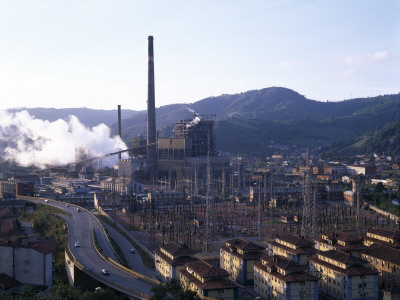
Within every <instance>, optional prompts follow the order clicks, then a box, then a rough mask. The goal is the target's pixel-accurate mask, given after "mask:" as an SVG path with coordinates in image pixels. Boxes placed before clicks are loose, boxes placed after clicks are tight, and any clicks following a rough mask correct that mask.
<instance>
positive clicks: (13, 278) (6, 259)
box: [0, 207, 56, 291]
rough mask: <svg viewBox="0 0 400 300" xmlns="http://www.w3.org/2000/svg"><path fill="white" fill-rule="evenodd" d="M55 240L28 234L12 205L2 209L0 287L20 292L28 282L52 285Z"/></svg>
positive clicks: (32, 284)
mask: <svg viewBox="0 0 400 300" xmlns="http://www.w3.org/2000/svg"><path fill="white" fill-rule="evenodd" d="M55 251H56V247H55V245H54V243H53V242H52V241H50V240H46V239H41V238H40V235H39V234H26V233H25V228H24V226H22V224H21V223H20V222H19V220H18V218H17V214H16V213H15V211H14V209H13V208H8V207H7V208H3V209H1V210H0V287H1V288H2V289H10V290H12V291H13V290H14V291H17V290H18V289H20V288H21V287H23V286H24V285H25V284H29V285H31V286H37V287H43V288H44V287H51V286H52V285H53V280H54V274H53V272H54V269H53V267H54V258H53V255H54V253H55Z"/></svg>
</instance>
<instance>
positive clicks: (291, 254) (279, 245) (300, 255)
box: [271, 234, 316, 265]
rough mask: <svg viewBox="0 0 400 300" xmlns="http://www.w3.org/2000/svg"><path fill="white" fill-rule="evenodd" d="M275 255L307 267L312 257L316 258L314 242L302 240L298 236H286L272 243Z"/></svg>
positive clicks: (277, 238)
mask: <svg viewBox="0 0 400 300" xmlns="http://www.w3.org/2000/svg"><path fill="white" fill-rule="evenodd" d="M271 246H272V250H273V254H274V255H281V256H285V257H287V258H290V259H292V260H294V261H296V262H298V263H300V264H302V265H306V264H307V263H308V260H309V258H310V257H312V256H315V253H316V250H315V248H314V242H313V241H309V240H306V239H304V238H301V237H300V236H298V235H296V234H286V235H281V236H278V237H276V238H275V241H273V242H271Z"/></svg>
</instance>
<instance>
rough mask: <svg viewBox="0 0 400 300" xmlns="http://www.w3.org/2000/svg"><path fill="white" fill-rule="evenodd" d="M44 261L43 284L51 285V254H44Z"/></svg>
mask: <svg viewBox="0 0 400 300" xmlns="http://www.w3.org/2000/svg"><path fill="white" fill-rule="evenodd" d="M44 261H45V265H44V272H45V276H44V280H45V282H44V285H45V286H52V285H53V254H52V253H49V254H45V256H44Z"/></svg>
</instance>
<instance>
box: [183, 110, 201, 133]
mask: <svg viewBox="0 0 400 300" xmlns="http://www.w3.org/2000/svg"><path fill="white" fill-rule="evenodd" d="M186 109H187V110H188V111H190V112H191V113H192V114H193V115H194V118H193V120H192V121H190V122H189V123H188V124H186V127H187V128H189V127H192V126H193V125H196V124H198V123H199V122H200V120H201V119H200V115H199V114H198V113H196V112H195V111H194V109H192V108H190V107H186Z"/></svg>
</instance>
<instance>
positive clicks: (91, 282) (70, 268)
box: [65, 251, 102, 290]
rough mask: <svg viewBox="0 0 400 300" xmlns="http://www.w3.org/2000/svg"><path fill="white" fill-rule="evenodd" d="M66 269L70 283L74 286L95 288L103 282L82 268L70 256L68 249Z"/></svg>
mask: <svg viewBox="0 0 400 300" xmlns="http://www.w3.org/2000/svg"><path fill="white" fill-rule="evenodd" d="M65 269H66V270H67V273H68V279H69V283H70V284H71V285H72V286H73V287H80V288H84V289H89V290H93V289H95V288H96V287H98V286H102V284H101V283H100V282H98V281H97V280H96V279H94V278H93V277H91V276H89V275H87V274H86V273H85V272H83V271H82V270H80V269H79V268H78V267H77V266H76V264H75V263H74V261H73V260H72V259H71V258H70V257H69V255H68V253H67V251H65Z"/></svg>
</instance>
